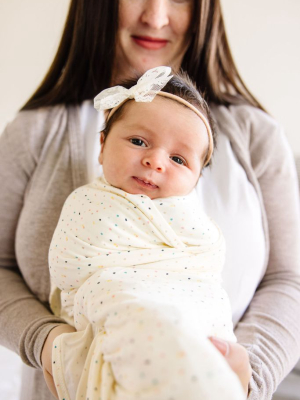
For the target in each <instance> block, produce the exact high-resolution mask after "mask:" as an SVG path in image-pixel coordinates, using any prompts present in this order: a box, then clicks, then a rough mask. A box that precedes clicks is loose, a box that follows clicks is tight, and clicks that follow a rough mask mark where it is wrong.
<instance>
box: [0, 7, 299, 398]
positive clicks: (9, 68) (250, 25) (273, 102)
mask: <svg viewBox="0 0 300 400" xmlns="http://www.w3.org/2000/svg"><path fill="white" fill-rule="evenodd" d="M99 1H100V0H99ZM221 1H222V4H223V11H224V15H225V22H226V27H227V32H228V36H229V41H230V43H231V48H232V52H233V56H234V59H235V61H236V63H237V65H238V67H239V70H240V72H241V76H242V78H243V79H244V80H245V82H246V84H247V85H248V87H249V88H251V91H252V92H253V93H254V95H255V96H257V98H258V99H259V100H260V101H261V102H262V103H263V105H264V106H265V108H266V109H267V110H268V111H269V112H270V113H271V114H272V115H273V116H274V117H275V118H276V119H277V120H279V121H280V122H281V123H282V124H283V125H284V126H285V128H286V133H287V137H288V140H289V142H290V144H291V146H292V149H293V151H294V153H295V154H297V155H300V134H299V122H298V116H299V106H300V103H299V94H300V74H299V71H300V51H299V50H300V1H299V0H285V1H284V2H283V1H282V0H263V1H262V0H221ZM68 4H69V0H26V1H22V0H9V1H8V0H0V72H1V73H0V88H1V90H0V131H2V129H3V127H4V126H5V124H6V123H7V121H9V120H10V119H11V118H13V115H14V114H15V112H16V111H17V110H18V109H19V108H20V107H21V106H22V104H24V102H25V101H26V99H27V98H28V97H29V96H30V95H31V94H32V92H33V91H34V89H35V88H36V87H37V85H38V84H39V82H40V81H41V79H42V78H43V76H44V74H45V72H46V70H47V68H48V66H49V64H50V62H51V60H52V57H53V55H54V53H55V50H56V47H57V44H58V41H59V37H60V34H61V31H62V26H63V23H64V19H65V15H66V10H67V8H68ZM0 329H1V327H0ZM19 371H20V363H19V360H18V358H17V357H16V356H15V355H14V354H12V353H11V352H9V351H8V350H6V349H4V348H1V347H0V393H1V396H0V397H1V399H3V400H16V399H17V398H18V391H19V390H20V387H19V374H20V373H19ZM286 398H287V397H286ZM295 398H297V397H295ZM298 398H300V397H298Z"/></svg>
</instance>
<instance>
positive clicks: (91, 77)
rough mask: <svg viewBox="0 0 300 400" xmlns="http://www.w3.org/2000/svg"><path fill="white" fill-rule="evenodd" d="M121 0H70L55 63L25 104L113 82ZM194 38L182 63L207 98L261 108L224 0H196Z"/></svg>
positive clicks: (85, 95) (85, 94)
mask: <svg viewBox="0 0 300 400" xmlns="http://www.w3.org/2000/svg"><path fill="white" fill-rule="evenodd" d="M118 8H119V0H71V3H70V9H69V13H68V16H67V20H66V24H65V28H64V31H63V35H62V39H61V42H60V45H59V47H58V50H57V53H56V56H55V58H54V60H53V63H52V65H51V67H50V69H49V71H48V73H47V74H46V76H45V78H44V80H43V81H42V83H41V85H40V86H39V88H38V89H37V90H36V92H35V93H34V94H33V96H32V97H31V98H30V99H29V100H28V102H27V103H26V104H25V105H24V107H23V110H24V109H25V110H28V109H34V108H38V107H43V106H50V105H55V104H59V103H65V104H79V103H81V102H82V101H84V100H87V99H92V98H94V97H95V96H96V95H97V94H98V93H99V92H100V91H101V90H103V89H105V88H107V87H108V86H110V82H111V78H112V69H113V62H114V56H115V47H116V34H117V29H118ZM192 31H193V34H192V39H191V43H190V46H189V48H188V50H187V52H186V54H185V56H184V59H183V62H182V65H181V68H182V69H183V70H185V71H186V72H187V73H188V75H189V76H190V77H191V79H192V80H193V81H194V82H195V83H196V85H197V87H198V88H199V89H200V90H201V91H202V92H203V93H205V97H206V99H207V100H208V101H209V102H214V103H216V104H223V105H230V104H236V103H242V102H243V103H248V104H251V105H253V106H255V107H259V108H261V109H262V106H261V105H260V104H259V102H258V101H257V100H256V99H255V98H254V97H253V95H252V94H251V93H250V92H249V90H248V89H247V87H246V86H245V84H244V82H243V80H242V79H241V77H240V75H239V73H238V71H237V68H236V66H235V63H234V61H233V58H232V55H231V52H230V48H229V45H228V41H227V37H226V32H225V27H224V21H223V17H222V11H221V5H220V0H194V12H193V21H192Z"/></svg>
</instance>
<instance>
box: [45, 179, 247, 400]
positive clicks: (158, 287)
mask: <svg viewBox="0 0 300 400" xmlns="http://www.w3.org/2000/svg"><path fill="white" fill-rule="evenodd" d="M224 256H225V243H224V239H223V235H222V233H221V231H220V229H219V228H218V227H217V225H216V224H215V223H214V222H213V221H212V220H211V219H210V218H209V217H208V216H206V214H205V213H204V212H203V210H202V208H201V205H200V204H199V200H198V197H197V194H196V193H195V191H193V192H192V193H191V194H189V195H188V196H182V197H171V198H164V199H155V200H151V199H150V198H149V197H147V196H145V195H132V194H128V193H126V192H124V191H123V190H120V189H117V188H115V187H113V186H111V185H109V184H108V183H107V182H106V180H105V178H104V177H102V178H99V179H97V180H95V181H94V182H92V183H91V184H89V185H86V186H84V187H81V188H79V189H77V190H75V191H74V192H73V193H72V194H71V195H70V196H69V198H68V199H67V201H66V203H65V205H64V208H63V211H62V214H61V217H60V220H59V223H58V226H57V228H56V231H55V233H54V236H53V239H52V243H51V246H50V252H49V265H50V273H51V279H52V284H53V287H52V292H51V293H52V295H51V301H50V303H51V306H52V310H53V311H54V313H55V314H56V315H58V316H63V317H64V318H65V319H66V320H67V321H68V322H69V323H70V324H72V325H74V326H75V328H76V329H77V331H78V332H76V333H74V334H66V335H61V336H59V337H58V338H57V339H56V341H55V342H54V348H53V361H54V365H53V373H54V378H55V383H56V386H57V390H58V393H59V397H60V399H72V400H73V399H81V398H89V399H90V400H96V399H99V398H101V400H112V399H122V400H125V399H130V400H133V399H140V400H144V399H145V400H146V399H147V400H150V399H151V400H152V399H153V400H160V399H161V400H168V399H169V398H172V399H174V400H177V399H178V400H179V399H183V398H187V399H189V400H192V399H195V400H196V399H197V400H199V399H205V400H219V398H220V397H219V396H220V393H222V394H223V397H222V399H224V400H226V399H228V400H229V399H230V400H234V399H236V400H239V399H243V398H244V395H243V392H242V389H241V386H240V383H239V381H238V379H237V377H236V376H235V374H234V373H233V372H232V371H231V370H230V368H229V366H228V365H227V364H226V362H225V360H224V359H223V357H222V356H221V355H220V353H218V351H217V350H216V349H215V348H214V346H213V345H212V344H211V343H210V342H209V340H208V339H207V337H208V336H211V335H213V336H219V337H221V338H223V339H226V340H231V341H235V340H236V339H235V336H234V334H233V327H232V322H231V309H230V305H229V300H228V298H227V294H226V293H225V291H224V289H223V288H222V285H221V270H222V267H223V264H224ZM229 382H230V383H229Z"/></svg>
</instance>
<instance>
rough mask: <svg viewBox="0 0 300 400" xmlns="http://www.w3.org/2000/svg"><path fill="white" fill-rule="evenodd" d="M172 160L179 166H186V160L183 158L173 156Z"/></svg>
mask: <svg viewBox="0 0 300 400" xmlns="http://www.w3.org/2000/svg"><path fill="white" fill-rule="evenodd" d="M170 158H171V160H173V161H174V162H176V163H177V164H180V165H186V162H185V160H184V159H183V158H181V157H178V156H171V157H170Z"/></svg>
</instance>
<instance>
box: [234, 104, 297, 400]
mask: <svg viewBox="0 0 300 400" xmlns="http://www.w3.org/2000/svg"><path fill="white" fill-rule="evenodd" d="M248 109H250V108H248ZM233 114H234V111H233ZM250 114H251V115H248V118H247V115H244V118H243V120H244V121H245V123H246V124H248V127H247V130H248V131H250V137H249V149H250V156H251V163H252V167H253V169H254V171H255V174H256V177H257V179H258V182H259V185H260V188H261V195H262V199H263V203H264V206H265V211H266V216H267V222H268V232H269V240H270V253H269V261H268V265H267V270H266V272H265V275H264V277H263V279H262V281H261V283H260V285H259V287H258V288H257V291H256V293H255V295H254V297H253V299H252V301H251V303H250V305H249V307H248V309H247V311H246V313H245V315H244V316H243V318H242V320H241V321H240V322H239V324H238V326H237V329H236V332H235V333H236V335H237V338H238V342H239V343H240V344H242V345H243V346H245V347H246V348H247V350H248V352H249V356H250V362H251V366H252V370H253V374H252V380H251V382H250V389H251V392H250V396H249V398H250V399H251V400H256V399H257V400H258V399H259V400H267V399H271V398H272V394H273V392H274V391H275V390H276V387H277V386H278V384H279V383H280V381H281V380H282V379H283V378H284V377H285V376H286V375H287V374H288V372H289V371H290V370H291V369H292V367H293V366H294V364H295V363H296V362H297V360H298V358H299V355H300V330H299V321H300V248H299V243H300V218H299V192H298V191H299V189H298V181H297V175H296V171H295V166H294V160H293V155H292V153H291V151H290V149H289V146H288V144H287V141H286V138H285V136H284V134H283V132H282V130H281V128H280V127H279V126H278V125H277V124H276V123H275V122H274V121H273V120H272V119H271V118H270V117H269V116H267V115H265V114H264V113H262V112H261V111H259V110H252V112H251V113H250ZM236 117H237V118H236V119H237V120H238V119H239V116H236Z"/></svg>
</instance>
